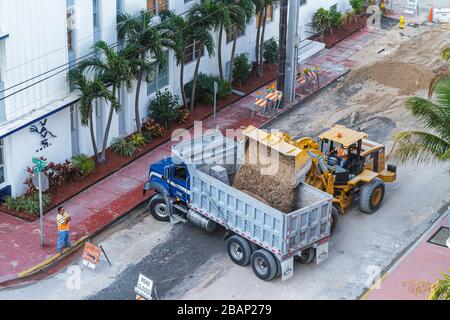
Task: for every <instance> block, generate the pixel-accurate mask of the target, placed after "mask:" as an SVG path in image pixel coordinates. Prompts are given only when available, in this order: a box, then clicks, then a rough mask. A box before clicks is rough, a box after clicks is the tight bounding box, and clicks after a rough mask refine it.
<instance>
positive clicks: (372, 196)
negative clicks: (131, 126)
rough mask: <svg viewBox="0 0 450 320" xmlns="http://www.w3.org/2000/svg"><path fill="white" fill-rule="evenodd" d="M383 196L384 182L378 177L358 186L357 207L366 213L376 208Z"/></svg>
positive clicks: (370, 212) (372, 211)
mask: <svg viewBox="0 0 450 320" xmlns="http://www.w3.org/2000/svg"><path fill="white" fill-rule="evenodd" d="M383 198H384V182H383V180H381V179H379V178H375V179H373V180H372V181H371V182H369V183H365V184H363V185H362V186H361V187H360V188H359V209H360V210H361V211H362V212H364V213H368V214H372V213H374V212H375V211H377V210H378V208H379V207H380V205H381V202H382V201H383Z"/></svg>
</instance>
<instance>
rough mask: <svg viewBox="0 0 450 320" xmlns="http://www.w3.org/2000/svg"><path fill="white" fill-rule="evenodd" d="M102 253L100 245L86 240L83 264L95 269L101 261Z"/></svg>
mask: <svg viewBox="0 0 450 320" xmlns="http://www.w3.org/2000/svg"><path fill="white" fill-rule="evenodd" d="M101 253H102V250H101V248H100V247H97V246H95V245H94V244H92V243H90V242H86V243H85V244H84V251H83V264H84V265H85V266H87V267H89V268H91V269H95V266H96V265H97V264H98V263H99V261H100V254H101Z"/></svg>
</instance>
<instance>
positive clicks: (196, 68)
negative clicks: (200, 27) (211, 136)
mask: <svg viewBox="0 0 450 320" xmlns="http://www.w3.org/2000/svg"><path fill="white" fill-rule="evenodd" d="M200 48H203V43H201V45H200ZM201 59H202V55H201V50H200V52H199V55H198V57H197V63H196V65H195V72H194V81H193V82H192V92H191V108H190V110H191V114H193V113H194V104H195V89H196V86H197V78H198V70H199V69H200V61H201Z"/></svg>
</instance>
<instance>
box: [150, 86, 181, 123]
mask: <svg viewBox="0 0 450 320" xmlns="http://www.w3.org/2000/svg"><path fill="white" fill-rule="evenodd" d="M179 100H180V99H179V98H178V96H177V95H174V94H172V93H171V92H170V91H169V90H167V89H166V90H164V92H161V91H157V92H156V98H155V99H153V100H152V101H150V103H149V105H148V113H149V115H150V116H151V117H152V118H153V119H155V121H156V122H158V123H159V124H160V125H162V126H164V128H168V126H169V121H171V120H175V119H176V118H177V115H178V114H177V108H178V106H179V104H180V101H179Z"/></svg>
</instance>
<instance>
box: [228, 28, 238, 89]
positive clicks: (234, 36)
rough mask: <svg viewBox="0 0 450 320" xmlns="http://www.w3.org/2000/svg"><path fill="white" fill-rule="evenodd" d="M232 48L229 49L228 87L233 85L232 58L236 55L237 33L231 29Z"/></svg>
mask: <svg viewBox="0 0 450 320" xmlns="http://www.w3.org/2000/svg"><path fill="white" fill-rule="evenodd" d="M233 29H234V30H233V47H232V49H231V60H230V75H229V77H228V82H229V83H230V85H231V84H232V83H233V68H234V56H235V55H236V44H237V31H236V28H235V27H233Z"/></svg>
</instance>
